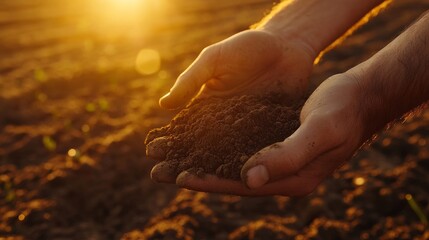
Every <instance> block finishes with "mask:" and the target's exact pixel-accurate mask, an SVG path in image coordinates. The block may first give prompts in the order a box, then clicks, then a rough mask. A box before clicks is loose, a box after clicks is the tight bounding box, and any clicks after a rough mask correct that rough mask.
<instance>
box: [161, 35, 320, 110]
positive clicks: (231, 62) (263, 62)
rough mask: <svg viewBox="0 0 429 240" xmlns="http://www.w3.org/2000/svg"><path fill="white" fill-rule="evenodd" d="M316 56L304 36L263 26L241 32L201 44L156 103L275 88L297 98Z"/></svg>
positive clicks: (179, 102) (168, 105) (180, 103)
mask: <svg viewBox="0 0 429 240" xmlns="http://www.w3.org/2000/svg"><path fill="white" fill-rule="evenodd" d="M315 57H316V53H315V52H314V51H313V50H312V48H311V47H309V46H308V45H307V44H305V43H304V42H303V41H299V40H295V39H293V38H289V39H286V38H285V37H282V38H281V37H278V36H276V35H274V34H272V33H270V32H268V31H266V30H248V31H244V32H241V33H239V34H236V35H234V36H232V37H230V38H228V39H226V40H224V41H221V42H219V43H216V44H214V45H211V46H209V47H207V48H205V49H204V50H203V51H202V52H201V54H200V55H199V56H198V58H197V59H196V60H195V61H194V63H192V64H191V66H189V68H188V69H186V70H185V71H184V72H183V73H182V74H181V75H180V76H179V78H178V79H177V81H176V83H175V84H174V86H173V87H172V88H171V90H170V92H169V93H168V94H167V95H165V96H164V97H163V98H161V100H160V105H161V106H162V107H164V108H178V107H180V106H183V105H184V104H186V103H187V102H188V101H189V100H190V99H192V98H193V97H195V95H197V94H198V96H197V97H206V96H213V95H216V96H233V95H237V94H244V93H255V92H267V91H270V90H277V91H278V90H279V89H281V90H283V91H284V92H286V93H288V94H289V95H290V96H291V97H292V98H297V97H300V96H301V95H302V94H303V93H304V92H305V90H306V88H307V85H308V84H307V81H308V80H307V79H308V76H309V75H310V73H311V70H312V67H313V61H314V58H315ZM201 88H202V89H201ZM200 90H201V91H200Z"/></svg>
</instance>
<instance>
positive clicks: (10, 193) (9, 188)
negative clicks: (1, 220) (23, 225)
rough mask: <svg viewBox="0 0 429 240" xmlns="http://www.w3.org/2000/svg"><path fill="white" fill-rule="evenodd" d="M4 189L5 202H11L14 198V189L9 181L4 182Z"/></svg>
mask: <svg viewBox="0 0 429 240" xmlns="http://www.w3.org/2000/svg"><path fill="white" fill-rule="evenodd" d="M4 191H5V193H6V196H5V200H6V202H12V201H13V200H15V197H16V195H15V191H14V190H13V187H12V183H11V182H6V183H5V184H4Z"/></svg>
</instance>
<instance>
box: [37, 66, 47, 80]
mask: <svg viewBox="0 0 429 240" xmlns="http://www.w3.org/2000/svg"><path fill="white" fill-rule="evenodd" d="M34 79H36V80H37V81H39V82H46V81H47V80H48V75H47V74H46V72H45V71H44V70H43V69H40V68H39V69H36V70H34Z"/></svg>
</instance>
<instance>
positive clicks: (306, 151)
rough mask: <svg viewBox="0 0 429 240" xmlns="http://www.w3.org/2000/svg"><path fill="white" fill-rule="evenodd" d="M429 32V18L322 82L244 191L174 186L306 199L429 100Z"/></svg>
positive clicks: (251, 164)
mask: <svg viewBox="0 0 429 240" xmlns="http://www.w3.org/2000/svg"><path fill="white" fill-rule="evenodd" d="M428 26H429V14H428V13H427V14H426V15H424V16H423V17H422V18H420V19H419V20H418V21H417V22H416V23H415V24H413V25H412V26H411V27H410V28H408V29H407V30H406V31H405V32H404V33H402V34H401V35H400V36H399V37H397V38H396V39H395V40H394V41H393V42H391V43H390V44H389V45H387V46H386V47H385V48H383V49H382V50H381V51H380V52H378V53H377V54H376V55H374V56H373V57H372V58H370V59H369V60H367V61H365V62H363V63H362V64H359V65H357V66H356V67H354V68H352V69H350V70H349V71H347V72H345V73H342V74H338V75H335V76H333V77H331V78H329V79H327V80H326V81H325V82H323V83H322V84H321V85H320V86H319V87H318V88H317V89H316V90H315V91H314V92H313V94H312V95H311V96H310V98H309V99H308V100H307V102H306V103H305V105H304V107H303V110H302V112H301V126H300V127H299V129H298V130H297V131H296V132H295V133H294V134H293V135H292V136H290V137H289V138H287V139H286V140H285V141H283V142H279V143H277V147H276V148H270V147H267V148H265V149H263V150H261V151H260V152H259V154H255V155H254V156H253V157H251V158H250V159H249V160H248V161H247V162H246V163H245V165H244V166H243V168H242V172H241V173H242V179H243V180H244V181H245V183H246V185H247V187H248V188H246V187H245V186H243V184H241V183H238V182H233V181H229V180H224V179H218V178H216V177H215V176H209V177H208V179H200V178H197V177H195V176H193V175H191V174H189V173H183V174H181V175H180V176H179V177H178V179H177V183H178V184H179V185H181V186H183V187H186V188H190V189H195V190H201V191H210V192H226V193H233V194H238V195H272V194H281V195H303V194H304V195H305V194H308V193H310V192H311V191H312V190H313V189H314V188H315V187H316V186H317V185H318V184H319V183H320V182H321V181H323V180H324V179H325V178H326V177H327V176H329V175H330V174H331V173H332V172H333V171H334V170H335V169H336V168H338V167H339V166H340V165H342V164H343V163H344V162H346V161H347V160H349V159H350V158H351V156H352V155H353V154H354V152H355V151H356V150H357V149H358V148H359V147H360V146H361V145H362V143H363V142H365V141H366V140H367V139H368V138H369V137H370V136H371V135H373V134H374V133H375V132H376V131H377V130H379V129H381V128H382V127H384V126H385V125H386V124H387V123H389V122H391V121H392V120H394V119H395V118H398V117H400V116H401V115H403V114H405V113H407V112H409V111H412V110H413V109H414V108H415V107H417V106H419V105H421V104H424V102H425V101H428V100H429V70H428V66H429V44H428V43H429V28H428ZM249 188H250V189H249Z"/></svg>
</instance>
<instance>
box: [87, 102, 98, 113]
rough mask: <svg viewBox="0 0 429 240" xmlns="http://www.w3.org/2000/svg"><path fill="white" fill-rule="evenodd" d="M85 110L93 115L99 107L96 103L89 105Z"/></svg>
mask: <svg viewBox="0 0 429 240" xmlns="http://www.w3.org/2000/svg"><path fill="white" fill-rule="evenodd" d="M85 110H86V111H87V112H89V113H93V112H95V110H97V106H96V105H95V104H94V103H88V104H86V106H85Z"/></svg>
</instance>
